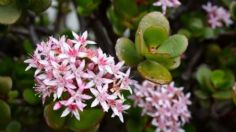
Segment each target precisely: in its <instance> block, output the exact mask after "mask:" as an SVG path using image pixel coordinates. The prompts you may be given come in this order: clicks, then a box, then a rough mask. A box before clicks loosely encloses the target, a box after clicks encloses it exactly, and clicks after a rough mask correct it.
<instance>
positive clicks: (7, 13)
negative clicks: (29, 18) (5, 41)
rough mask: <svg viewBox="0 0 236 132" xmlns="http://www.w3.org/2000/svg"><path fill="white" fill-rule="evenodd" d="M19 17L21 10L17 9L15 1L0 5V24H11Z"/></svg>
mask: <svg viewBox="0 0 236 132" xmlns="http://www.w3.org/2000/svg"><path fill="white" fill-rule="evenodd" d="M20 16H21V9H20V8H18V7H17V4H16V2H15V1H11V2H10V3H8V4H6V5H3V6H2V5H0V24H13V23H15V22H16V21H17V20H18V19H19V18H20Z"/></svg>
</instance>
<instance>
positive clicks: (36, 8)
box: [29, 0, 52, 14]
mask: <svg viewBox="0 0 236 132" xmlns="http://www.w3.org/2000/svg"><path fill="white" fill-rule="evenodd" d="M51 3H52V0H31V3H30V6H29V9H30V10H32V11H33V12H35V13H36V14H39V13H41V12H43V11H45V10H46V9H48V8H49V7H50V6H51Z"/></svg>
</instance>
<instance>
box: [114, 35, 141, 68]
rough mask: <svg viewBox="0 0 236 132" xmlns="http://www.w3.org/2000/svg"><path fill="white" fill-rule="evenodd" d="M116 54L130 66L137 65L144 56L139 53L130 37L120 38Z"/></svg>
mask: <svg viewBox="0 0 236 132" xmlns="http://www.w3.org/2000/svg"><path fill="white" fill-rule="evenodd" d="M115 49H116V56H117V57H118V58H119V60H121V61H125V63H126V64H127V65H129V66H135V65H137V64H138V63H139V62H140V61H141V60H142V57H141V56H140V55H139V54H138V53H137V51H136V49H135V47H134V43H133V42H132V41H131V40H129V39H128V38H120V39H118V40H117V42H116V47H115Z"/></svg>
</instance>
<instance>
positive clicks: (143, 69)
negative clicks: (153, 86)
mask: <svg viewBox="0 0 236 132" xmlns="http://www.w3.org/2000/svg"><path fill="white" fill-rule="evenodd" d="M138 71H139V73H140V74H141V75H142V76H143V77H144V78H146V79H147V80H150V81H152V82H155V83H159V84H166V83H169V82H170V81H171V80H172V76H171V74H170V72H169V71H168V70H167V69H166V68H165V67H164V66H162V65H160V64H159V63H157V62H154V61H150V60H146V61H143V62H141V63H140V64H139V65H138Z"/></svg>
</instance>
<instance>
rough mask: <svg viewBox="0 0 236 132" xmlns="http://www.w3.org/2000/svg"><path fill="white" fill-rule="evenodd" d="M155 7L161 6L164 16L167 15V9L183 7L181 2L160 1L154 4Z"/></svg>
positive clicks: (175, 0) (176, 0)
mask: <svg viewBox="0 0 236 132" xmlns="http://www.w3.org/2000/svg"><path fill="white" fill-rule="evenodd" d="M153 5H154V6H161V7H162V11H163V14H166V9H167V7H171V8H175V7H178V6H180V5H181V3H180V1H179V0H158V1H157V2H155V3H153Z"/></svg>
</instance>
